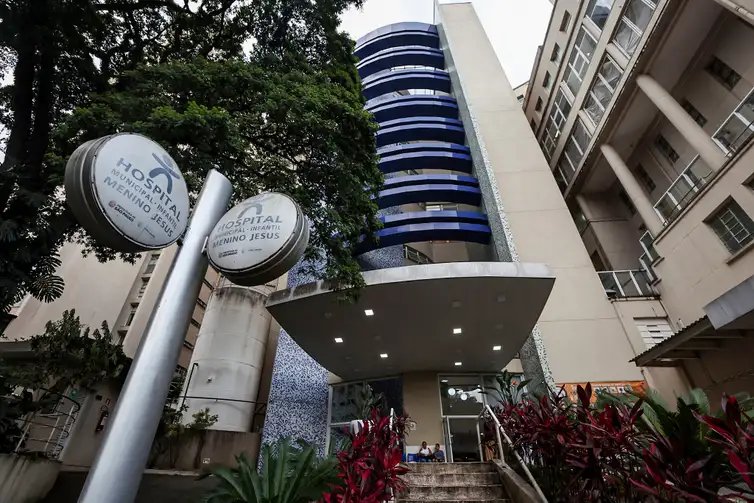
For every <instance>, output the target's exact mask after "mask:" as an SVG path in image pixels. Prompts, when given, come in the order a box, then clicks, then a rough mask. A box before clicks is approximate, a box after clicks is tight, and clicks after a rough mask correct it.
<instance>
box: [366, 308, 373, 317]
mask: <svg viewBox="0 0 754 503" xmlns="http://www.w3.org/2000/svg"><path fill="white" fill-rule="evenodd" d="M364 314H366V315H367V316H374V311H372V310H371V309H364Z"/></svg>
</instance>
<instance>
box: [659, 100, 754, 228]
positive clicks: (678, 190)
mask: <svg viewBox="0 0 754 503" xmlns="http://www.w3.org/2000/svg"><path fill="white" fill-rule="evenodd" d="M752 137H754V89H752V90H751V91H749V94H747V95H746V97H745V98H744V99H743V100H741V103H740V104H739V105H738V107H736V109H735V110H733V113H731V114H730V115H729V116H728V119H727V120H726V121H725V122H723V124H722V126H720V127H719V128H718V129H717V131H715V133H714V134H713V135H712V139H713V140H714V141H715V143H717V145H718V146H719V147H720V149H721V150H722V151H723V152H725V155H726V156H728V157H732V156H733V155H735V154H736V152H738V151H739V150H741V149H742V148H743V147H744V146H746V144H747V143H748V142H749V141H751V139H752ZM713 174H714V172H713V171H712V169H711V168H710V167H709V166H707V164H706V163H705V162H704V161H703V160H702V159H701V158H700V157H699V156H696V157H695V158H694V159H693V160H692V161H691V163H690V164H689V165H688V166H687V167H686V169H684V170H683V173H681V175H680V176H679V177H678V178H677V179H676V180H675V181H674V182H673V184H672V185H671V186H670V188H669V189H668V190H667V192H665V194H663V195H662V197H660V199H659V200H658V201H657V203H656V204H655V211H656V212H657V214H658V215H659V216H660V218H661V219H662V221H663V223H665V224H666V225H667V224H668V223H670V222H672V221H673V220H674V219H675V218H676V217H677V216H678V214H679V213H680V212H681V210H683V208H685V207H686V206H688V205H689V203H691V201H693V200H694V198H696V195H697V194H698V193H699V191H700V190H701V189H702V187H704V186H705V185H706V184H707V182H709V180H710V179H711V178H712V175H713Z"/></svg>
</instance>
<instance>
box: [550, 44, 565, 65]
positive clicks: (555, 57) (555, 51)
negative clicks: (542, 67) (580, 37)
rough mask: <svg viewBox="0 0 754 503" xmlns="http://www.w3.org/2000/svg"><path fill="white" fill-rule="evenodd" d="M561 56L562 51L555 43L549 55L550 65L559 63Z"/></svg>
mask: <svg viewBox="0 0 754 503" xmlns="http://www.w3.org/2000/svg"><path fill="white" fill-rule="evenodd" d="M562 56H563V51H562V49H561V48H560V44H558V43H557V42H556V43H555V44H554V45H553V46H552V53H550V62H552V63H555V64H557V63H560V60H561V58H562Z"/></svg>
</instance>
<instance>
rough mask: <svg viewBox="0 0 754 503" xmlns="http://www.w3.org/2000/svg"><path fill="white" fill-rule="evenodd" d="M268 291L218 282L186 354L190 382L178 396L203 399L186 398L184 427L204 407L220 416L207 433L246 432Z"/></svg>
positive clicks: (260, 355)
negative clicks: (189, 352) (191, 346)
mask: <svg viewBox="0 0 754 503" xmlns="http://www.w3.org/2000/svg"><path fill="white" fill-rule="evenodd" d="M273 290H274V288H272V287H267V286H265V285H262V286H255V287H250V288H247V287H242V286H237V285H234V284H232V283H231V282H230V281H228V280H227V279H225V278H223V279H222V280H221V281H220V284H219V286H218V287H217V288H216V289H215V291H214V293H213V294H212V297H211V298H210V301H209V304H208V305H207V311H206V313H205V315H204V321H203V322H202V327H201V329H200V330H199V336H198V337H197V339H196V346H195V347H194V352H193V354H192V355H191V364H190V365H189V368H188V373H187V380H188V377H189V376H190V379H191V380H190V381H189V382H187V383H186V385H184V391H183V394H182V395H181V396H183V395H184V394H185V395H186V396H187V397H207V398H186V402H185V405H186V406H187V407H188V408H187V410H186V411H185V412H184V413H183V423H184V424H188V423H190V422H191V421H192V420H193V419H192V415H193V414H194V413H196V412H198V411H201V410H204V409H205V408H209V410H210V412H211V413H212V414H217V415H218V416H219V417H218V420H217V423H215V424H214V425H213V426H212V427H211V428H210V429H212V430H223V431H239V432H248V431H251V423H252V420H253V418H254V408H255V404H254V403H253V402H256V401H257V394H258V391H259V382H260V379H261V375H262V367H263V365H264V357H265V350H266V347H267V338H268V336H269V331H270V322H271V320H272V316H271V315H270V313H269V312H268V311H267V309H266V308H265V307H264V303H265V301H266V300H267V296H268V295H269V294H270V293H271V292H272V291H273ZM195 364H196V365H195ZM192 369H193V373H192ZM215 399H218V400H215ZM233 400H238V401H233Z"/></svg>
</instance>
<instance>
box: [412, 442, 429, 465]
mask: <svg viewBox="0 0 754 503" xmlns="http://www.w3.org/2000/svg"><path fill="white" fill-rule="evenodd" d="M416 457H417V459H418V460H419V462H420V463H429V462H430V461H432V449H430V448H429V447H428V446H427V442H422V446H421V448H420V449H419V452H418V453H417V454H416Z"/></svg>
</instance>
